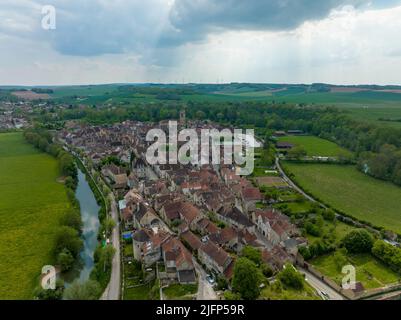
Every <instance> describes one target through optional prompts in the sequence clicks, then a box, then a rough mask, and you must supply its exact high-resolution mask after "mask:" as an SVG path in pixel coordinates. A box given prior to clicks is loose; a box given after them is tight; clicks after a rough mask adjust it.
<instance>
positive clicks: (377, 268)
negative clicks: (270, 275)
mask: <svg viewBox="0 0 401 320" xmlns="http://www.w3.org/2000/svg"><path fill="white" fill-rule="evenodd" d="M346 259H347V260H348V262H349V263H350V264H351V265H353V266H354V267H355V269H356V280H357V281H358V282H361V283H362V284H363V286H364V287H365V289H375V288H381V287H384V286H385V285H389V284H393V283H396V282H398V280H399V279H400V278H401V276H400V275H399V274H397V273H395V272H393V271H391V270H390V269H389V268H388V267H386V266H385V265H384V264H383V263H381V262H380V261H379V260H377V259H376V258H375V257H373V256H372V255H370V254H358V255H348V256H347V257H346ZM311 264H312V265H313V266H314V267H315V268H316V269H317V270H319V271H320V272H321V273H323V274H324V275H326V276H328V277H329V278H331V279H332V280H334V281H335V282H336V283H337V284H339V285H341V281H342V278H343V277H344V275H343V274H342V273H341V270H340V269H339V268H338V266H337V264H336V262H335V256H334V255H333V254H331V255H325V256H321V257H318V258H315V259H313V260H312V261H311Z"/></svg>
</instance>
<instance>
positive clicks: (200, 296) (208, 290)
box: [192, 258, 218, 300]
mask: <svg viewBox="0 0 401 320" xmlns="http://www.w3.org/2000/svg"><path fill="white" fill-rule="evenodd" d="M192 261H193V263H194V266H195V270H196V273H197V274H198V293H197V295H196V300H218V297H217V294H216V292H215V291H214V289H213V287H212V285H211V284H210V283H209V282H208V281H207V279H206V276H207V273H206V272H205V270H203V268H202V266H201V265H200V264H199V263H198V262H197V261H196V260H195V258H193V259H192Z"/></svg>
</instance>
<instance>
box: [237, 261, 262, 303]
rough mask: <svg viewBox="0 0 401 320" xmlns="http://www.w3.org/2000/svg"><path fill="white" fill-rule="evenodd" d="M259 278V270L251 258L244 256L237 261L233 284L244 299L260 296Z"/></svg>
mask: <svg viewBox="0 0 401 320" xmlns="http://www.w3.org/2000/svg"><path fill="white" fill-rule="evenodd" d="M259 280H260V277H259V270H258V268H257V267H256V265H255V264H254V263H253V262H252V261H251V260H249V259H247V258H243V257H242V258H239V259H238V260H237V261H236V263H235V267H234V275H233V280H232V286H233V290H234V291H235V292H238V293H239V294H240V295H241V297H242V298H243V299H245V300H253V299H256V298H257V297H258V296H259V294H260V289H259Z"/></svg>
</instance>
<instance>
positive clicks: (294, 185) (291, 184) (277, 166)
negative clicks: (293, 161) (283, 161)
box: [276, 157, 326, 207]
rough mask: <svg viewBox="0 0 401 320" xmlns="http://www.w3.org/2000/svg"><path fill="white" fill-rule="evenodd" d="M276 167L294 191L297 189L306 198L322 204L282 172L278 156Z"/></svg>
mask: <svg viewBox="0 0 401 320" xmlns="http://www.w3.org/2000/svg"><path fill="white" fill-rule="evenodd" d="M276 168H277V169H278V171H279V172H280V174H281V175H282V177H283V179H284V180H285V181H286V182H287V183H288V184H289V185H290V186H291V187H293V188H294V189H295V190H296V191H298V192H299V193H300V194H302V195H303V196H304V197H305V198H306V199H308V200H310V201H312V202H317V203H319V204H320V205H322V206H323V207H326V206H324V205H323V204H322V203H320V202H318V201H316V200H315V199H313V198H312V197H311V196H310V195H308V194H307V193H305V192H304V191H303V190H302V189H301V188H300V187H298V186H297V185H296V184H295V183H294V182H293V181H292V180H291V179H290V178H289V177H288V176H287V175H286V173H285V172H284V170H283V168H281V165H280V160H279V158H278V157H276Z"/></svg>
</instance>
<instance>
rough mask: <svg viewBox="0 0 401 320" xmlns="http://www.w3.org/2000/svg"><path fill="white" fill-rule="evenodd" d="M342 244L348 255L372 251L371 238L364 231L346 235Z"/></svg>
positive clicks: (354, 231)
mask: <svg viewBox="0 0 401 320" xmlns="http://www.w3.org/2000/svg"><path fill="white" fill-rule="evenodd" d="M342 243H343V245H344V246H345V248H347V250H348V252H350V253H366V252H371V250H372V247H373V237H372V235H371V234H370V233H369V232H368V231H366V230H365V229H357V230H353V231H351V232H350V233H348V234H347V235H346V236H345V237H344V239H343V240H342Z"/></svg>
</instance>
